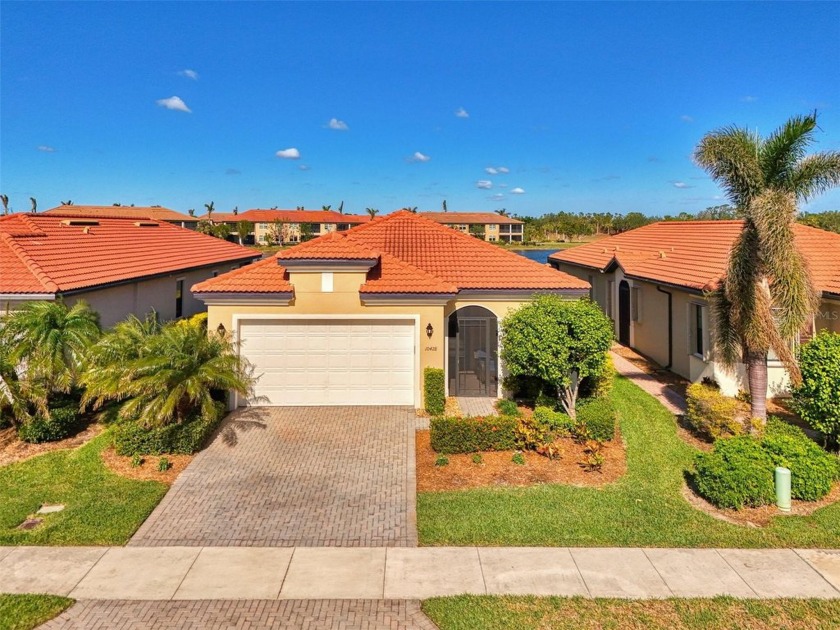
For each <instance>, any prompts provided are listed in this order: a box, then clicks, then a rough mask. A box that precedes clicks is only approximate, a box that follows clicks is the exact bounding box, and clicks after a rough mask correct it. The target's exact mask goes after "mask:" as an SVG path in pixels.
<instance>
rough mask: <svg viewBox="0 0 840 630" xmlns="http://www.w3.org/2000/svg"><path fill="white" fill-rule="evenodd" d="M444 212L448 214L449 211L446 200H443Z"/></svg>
mask: <svg viewBox="0 0 840 630" xmlns="http://www.w3.org/2000/svg"><path fill="white" fill-rule="evenodd" d="M443 211H444V212H448V210H447V209H446V199H444V200H443Z"/></svg>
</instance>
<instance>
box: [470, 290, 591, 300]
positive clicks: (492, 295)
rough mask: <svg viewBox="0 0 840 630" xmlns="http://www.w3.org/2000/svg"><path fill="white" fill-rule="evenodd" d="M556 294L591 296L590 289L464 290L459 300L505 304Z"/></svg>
mask: <svg viewBox="0 0 840 630" xmlns="http://www.w3.org/2000/svg"><path fill="white" fill-rule="evenodd" d="M542 293H554V294H560V295H564V296H568V297H582V296H585V295H589V289H462V290H461V291H459V292H458V296H457V297H458V299H459V300H461V299H474V298H475V299H488V300H493V299H495V300H497V301H500V302H503V301H505V300H520V299H524V300H529V299H531V298H532V297H533V296H534V295H538V294H542Z"/></svg>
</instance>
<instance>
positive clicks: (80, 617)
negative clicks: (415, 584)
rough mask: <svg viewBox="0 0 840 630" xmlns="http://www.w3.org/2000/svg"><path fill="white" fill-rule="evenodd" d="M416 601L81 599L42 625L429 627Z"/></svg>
mask: <svg viewBox="0 0 840 630" xmlns="http://www.w3.org/2000/svg"><path fill="white" fill-rule="evenodd" d="M436 627H437V626H435V624H433V623H432V622H431V621H430V620H429V618H428V617H426V616H425V615H424V614H423V612H422V611H421V610H420V604H419V603H418V602H416V601H393V600H380V601H372V600H286V601H282V600H281V601H278V600H251V601H247V600H245V601H243V600H210V601H179V602H166V601H164V602H161V601H125V600H115V601H92V600H87V601H80V602H79V603H77V604H75V605H74V606H72V607H71V608H70V609H69V610H67V611H66V612H65V613H64V614H62V615H60V616H59V617H57V618H56V619H53V620H52V621H50V622H47V623H46V624H44V625H43V626H41V628H42V629H43V630H59V629H65V630H71V629H78V630H129V629H130V630H147V629H148V630H167V629H173V630H175V629H178V630H205V629H206V630H213V629H216V628H218V629H220V630H221V629H223V628H224V629H225V630H227V629H229V628H248V629H249V630H262V629H266V630H267V629H269V628H288V629H292V628H295V629H301V630H303V629H304V628H305V629H306V630H327V629H332V628H341V629H342V630H373V629H377V630H379V629H380V628H382V629H388V630H415V629H416V630H434V629H435V628H436Z"/></svg>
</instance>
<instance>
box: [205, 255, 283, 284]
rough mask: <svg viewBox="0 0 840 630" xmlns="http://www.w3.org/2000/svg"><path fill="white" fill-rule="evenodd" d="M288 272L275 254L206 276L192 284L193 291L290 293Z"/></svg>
mask: <svg viewBox="0 0 840 630" xmlns="http://www.w3.org/2000/svg"><path fill="white" fill-rule="evenodd" d="M293 290H294V288H293V287H292V285H291V284H290V283H289V274H288V272H287V271H286V269H285V268H284V267H282V266H281V265H280V263H279V261H278V260H277V258H276V256H272V257H271V258H265V259H264V260H259V261H257V262H255V263H253V264H250V265H247V266H246V267H241V268H239V269H234V270H233V271H230V272H228V273H225V274H222V275H220V276H217V277H216V278H208V279H207V280H205V281H204V282H199V283H198V284H194V285H193V286H192V289H191V291H192V292H193V293H291V292H292V291H293Z"/></svg>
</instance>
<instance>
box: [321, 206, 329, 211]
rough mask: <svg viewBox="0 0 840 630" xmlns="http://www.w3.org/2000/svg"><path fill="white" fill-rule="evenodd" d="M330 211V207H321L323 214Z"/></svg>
mask: <svg viewBox="0 0 840 630" xmlns="http://www.w3.org/2000/svg"><path fill="white" fill-rule="evenodd" d="M331 209H332V206H321V210H323V211H324V212H329V211H330V210H331Z"/></svg>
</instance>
